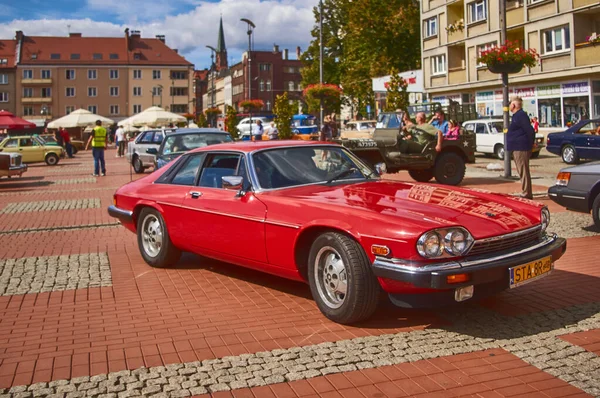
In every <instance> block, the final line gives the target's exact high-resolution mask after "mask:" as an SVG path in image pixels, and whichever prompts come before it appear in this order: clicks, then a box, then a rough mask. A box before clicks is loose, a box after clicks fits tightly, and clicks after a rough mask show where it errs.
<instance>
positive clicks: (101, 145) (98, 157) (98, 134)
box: [85, 120, 108, 177]
mask: <svg viewBox="0 0 600 398" xmlns="http://www.w3.org/2000/svg"><path fill="white" fill-rule="evenodd" d="M106 138H107V137H106V129H105V128H104V127H102V121H100V120H96V127H94V129H93V130H92V134H91V135H90V138H89V139H88V142H87V144H86V145H85V150H86V151H87V149H88V148H89V146H90V143H91V144H92V155H93V156H94V174H92V175H93V176H94V177H98V175H99V174H100V169H102V176H105V175H106V164H105V163H104V151H105V150H106V144H107V143H108V142H107V140H106Z"/></svg>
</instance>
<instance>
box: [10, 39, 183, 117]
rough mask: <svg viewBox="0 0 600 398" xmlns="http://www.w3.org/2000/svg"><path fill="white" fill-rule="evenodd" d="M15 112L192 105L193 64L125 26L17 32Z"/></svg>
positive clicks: (126, 111)
mask: <svg viewBox="0 0 600 398" xmlns="http://www.w3.org/2000/svg"><path fill="white" fill-rule="evenodd" d="M16 43H17V48H16V51H15V54H16V55H17V61H16V63H17V68H16V75H17V79H16V94H17V97H18V101H17V102H18V103H17V104H16V113H17V114H18V115H19V116H22V117H26V118H28V119H36V118H42V119H56V118H58V117H61V116H64V115H67V114H69V113H70V112H72V111H73V110H75V109H78V108H83V109H88V110H90V111H91V112H94V113H98V114H100V115H103V116H107V117H110V118H111V119H114V120H117V121H118V120H121V119H124V118H127V117H129V116H131V115H133V114H135V113H139V112H141V111H142V110H144V109H146V108H148V107H150V106H152V105H162V106H163V107H165V108H167V109H170V110H172V111H173V112H177V113H188V112H190V111H191V110H192V109H193V92H192V87H193V75H194V69H193V65H192V64H190V63H189V62H187V61H186V60H185V59H184V58H183V57H182V56H181V55H179V54H178V53H177V50H173V49H171V48H169V47H168V46H167V45H166V44H165V37H164V36H157V37H156V38H142V37H141V34H140V32H139V31H132V32H131V34H130V32H129V30H128V29H125V35H124V37H121V38H116V37H109V38H106V37H83V36H82V35H81V34H80V33H71V34H70V35H69V36H68V37H47V36H26V35H25V34H24V33H23V32H21V31H19V32H17V37H16Z"/></svg>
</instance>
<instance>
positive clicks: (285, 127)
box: [273, 92, 296, 139]
mask: <svg viewBox="0 0 600 398" xmlns="http://www.w3.org/2000/svg"><path fill="white" fill-rule="evenodd" d="M273 113H274V114H275V117H276V122H277V130H279V138H282V139H290V138H292V117H293V116H294V114H295V113H296V112H295V106H294V105H293V104H290V100H289V97H288V93H287V92H284V93H283V94H281V95H278V96H277V97H276V98H275V106H274V108H273Z"/></svg>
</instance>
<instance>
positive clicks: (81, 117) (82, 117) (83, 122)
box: [48, 109, 114, 129]
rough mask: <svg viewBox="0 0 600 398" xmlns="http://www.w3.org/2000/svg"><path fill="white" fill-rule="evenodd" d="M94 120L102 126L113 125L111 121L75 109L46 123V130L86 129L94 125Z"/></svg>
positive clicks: (86, 111) (83, 110)
mask: <svg viewBox="0 0 600 398" xmlns="http://www.w3.org/2000/svg"><path fill="white" fill-rule="evenodd" d="M96 120H100V121H101V122H102V124H103V125H104V126H110V125H112V124H114V121H113V120H112V119H109V118H107V117H104V116H100V115H96V114H95V113H92V112H90V111H88V110H85V109H77V110H75V111H73V112H71V113H69V114H68V115H66V116H63V117H61V118H59V119H56V120H53V121H51V122H50V123H48V128H50V129H57V128H59V127H64V128H72V127H87V126H93V125H95V124H96Z"/></svg>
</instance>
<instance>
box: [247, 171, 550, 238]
mask: <svg viewBox="0 0 600 398" xmlns="http://www.w3.org/2000/svg"><path fill="white" fill-rule="evenodd" d="M259 198H260V199H261V200H264V201H265V203H266V204H267V207H268V213H269V215H268V216H267V217H268V218H271V217H273V218H275V219H277V220H281V221H284V222H289V223H291V224H308V223H310V222H311V221H313V220H314V219H315V218H322V219H328V220H335V219H338V218H339V221H340V222H341V223H345V224H352V225H358V226H359V229H360V226H362V225H365V224H367V223H368V222H370V221H374V222H375V224H373V223H371V225H377V224H378V223H379V225H381V226H383V225H384V224H389V223H392V224H394V225H396V226H398V225H401V226H402V227H403V231H404V232H405V233H407V232H410V231H413V232H415V233H417V232H422V231H424V230H429V229H433V228H439V227H444V226H456V225H462V226H464V227H466V228H467V229H468V230H469V231H470V232H471V234H472V235H473V237H474V238H476V239H482V238H487V237H490V236H497V235H502V234H506V233H510V232H514V231H517V230H521V229H525V228H529V227H532V226H534V225H537V224H539V222H540V208H541V205H539V204H537V203H535V202H533V201H528V200H526V199H521V198H517V197H510V196H506V195H501V194H496V193H492V192H489V191H483V190H469V189H461V188H455V187H452V188H450V187H447V186H443V185H434V184H415V183H403V182H392V181H383V180H380V181H368V182H364V183H357V184H342V185H325V184H323V185H310V186H304V187H298V188H291V189H282V190H276V191H269V192H263V193H261V194H260V195H259ZM296 207H298V208H299V209H298V210H299V211H298V212H295V211H293V210H292V211H291V209H294V208H296Z"/></svg>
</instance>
